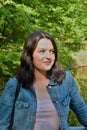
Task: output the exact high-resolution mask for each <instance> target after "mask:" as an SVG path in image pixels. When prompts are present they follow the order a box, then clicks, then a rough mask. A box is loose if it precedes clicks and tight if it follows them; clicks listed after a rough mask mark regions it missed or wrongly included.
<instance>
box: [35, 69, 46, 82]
mask: <svg viewBox="0 0 87 130" xmlns="http://www.w3.org/2000/svg"><path fill="white" fill-rule="evenodd" d="M34 73H35V80H36V81H42V80H45V79H47V77H46V72H41V71H38V70H37V69H35V72H34Z"/></svg>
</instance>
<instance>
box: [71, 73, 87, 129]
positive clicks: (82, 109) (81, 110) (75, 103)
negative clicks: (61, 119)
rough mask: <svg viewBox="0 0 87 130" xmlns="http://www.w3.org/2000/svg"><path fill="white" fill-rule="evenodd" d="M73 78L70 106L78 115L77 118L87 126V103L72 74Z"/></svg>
mask: <svg viewBox="0 0 87 130" xmlns="http://www.w3.org/2000/svg"><path fill="white" fill-rule="evenodd" d="M70 78H71V79H70V80H71V91H70V96H71V102H70V108H71V109H72V110H73V111H74V113H75V114H76V116H77V119H78V120H79V122H80V123H81V124H82V125H83V126H85V127H87V105H86V103H85V101H84V99H83V98H82V97H81V95H80V93H79V90H78V86H77V83H76V81H75V79H74V78H73V76H72V75H70Z"/></svg>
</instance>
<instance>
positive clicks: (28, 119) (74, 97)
mask: <svg viewBox="0 0 87 130" xmlns="http://www.w3.org/2000/svg"><path fill="white" fill-rule="evenodd" d="M16 86H17V79H16V78H11V79H9V81H8V82H7V83H6V86H5V89H4V91H3V93H2V96H1V98H0V130H8V126H9V122H10V117H11V110H12V107H13V101H14V96H15V90H16ZM47 90H48V92H49V94H50V97H51V99H52V102H53V104H54V106H55V108H56V110H57V112H58V115H59V119H60V129H61V130H69V126H68V122H67V119H68V114H69V109H70V108H71V109H72V110H73V111H74V112H75V114H76V115H77V118H78V120H79V121H80V123H81V124H82V125H83V126H85V127H86V128H87V105H86V104H85V102H84V100H83V98H82V97H81V96H80V94H79V91H78V88H77V85H76V82H75V80H74V78H73V76H72V75H71V74H70V73H69V72H68V71H67V72H66V78H65V79H64V80H63V83H62V84H61V85H59V84H57V83H56V82H54V79H51V80H50V82H49V84H48V86H47ZM36 108H37V99H36V95H35V90H34V88H33V87H32V88H31V89H30V90H26V89H24V88H21V89H20V93H19V96H18V99H17V101H16V103H15V113H14V124H13V130H33V128H34V123H35V117H36Z"/></svg>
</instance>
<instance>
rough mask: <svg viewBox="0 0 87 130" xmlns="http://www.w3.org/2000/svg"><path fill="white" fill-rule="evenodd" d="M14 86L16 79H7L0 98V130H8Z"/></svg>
mask: <svg viewBox="0 0 87 130" xmlns="http://www.w3.org/2000/svg"><path fill="white" fill-rule="evenodd" d="M16 86H17V80H16V78H12V79H9V81H8V82H7V83H6V86H5V88H4V90H3V93H2V95H1V97H0V130H8V126H9V123H10V120H11V112H12V108H13V102H14V97H15V90H16Z"/></svg>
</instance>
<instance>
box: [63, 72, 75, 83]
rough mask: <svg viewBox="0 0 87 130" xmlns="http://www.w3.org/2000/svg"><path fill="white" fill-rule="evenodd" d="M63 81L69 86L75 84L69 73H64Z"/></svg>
mask: <svg viewBox="0 0 87 130" xmlns="http://www.w3.org/2000/svg"><path fill="white" fill-rule="evenodd" d="M65 81H66V82H67V83H68V84H69V85H72V84H73V82H75V78H74V76H73V75H72V73H71V72H69V71H66V76H65Z"/></svg>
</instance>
